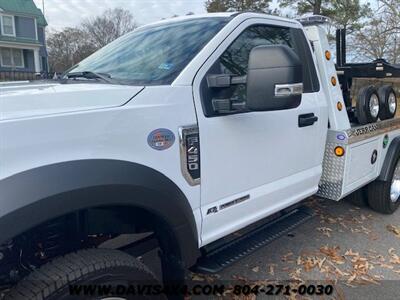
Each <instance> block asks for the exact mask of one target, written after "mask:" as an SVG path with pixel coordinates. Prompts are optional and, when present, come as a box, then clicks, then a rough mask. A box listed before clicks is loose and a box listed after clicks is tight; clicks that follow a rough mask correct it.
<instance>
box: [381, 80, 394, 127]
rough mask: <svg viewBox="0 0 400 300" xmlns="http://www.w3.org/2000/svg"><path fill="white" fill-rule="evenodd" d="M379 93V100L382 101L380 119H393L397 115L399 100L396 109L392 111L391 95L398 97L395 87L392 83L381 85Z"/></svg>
mask: <svg viewBox="0 0 400 300" xmlns="http://www.w3.org/2000/svg"><path fill="white" fill-rule="evenodd" d="M378 95H379V102H380V105H379V119H381V120H387V119H392V118H393V117H394V116H395V115H396V110H397V101H396V107H395V109H394V111H390V109H389V99H390V96H391V95H393V96H394V98H395V99H397V98H396V93H395V91H394V89H393V88H392V86H390V85H384V86H381V87H380V88H379V89H378Z"/></svg>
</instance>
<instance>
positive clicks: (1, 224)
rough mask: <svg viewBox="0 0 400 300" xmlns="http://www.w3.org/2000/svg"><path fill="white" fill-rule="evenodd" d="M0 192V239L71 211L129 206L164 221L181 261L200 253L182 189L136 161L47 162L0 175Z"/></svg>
mask: <svg viewBox="0 0 400 300" xmlns="http://www.w3.org/2000/svg"><path fill="white" fill-rule="evenodd" d="M0 191H1V193H0V203H1V210H0V244H2V243H4V242H5V241H7V240H9V239H11V238H13V237H15V236H18V235H19V234H21V233H23V232H26V231H27V230H29V229H30V228H33V227H35V226H37V225H40V224H41V223H43V222H46V221H49V220H51V219H53V218H56V217H59V216H62V215H64V214H68V213H71V212H74V211H77V210H81V209H86V208H91V207H99V206H106V205H129V206H135V207H140V208H144V209H147V210H148V211H150V212H152V213H154V214H156V215H157V216H158V217H161V219H163V221H165V223H166V224H168V226H169V227H170V228H168V229H169V230H171V231H172V233H173V235H174V237H176V242H177V246H178V247H179V249H178V250H179V253H177V254H178V255H179V256H180V258H181V259H182V260H183V263H184V264H185V266H187V267H190V266H191V265H193V264H194V263H195V261H196V259H197V258H198V256H199V253H200V250H199V248H198V235H197V229H196V222H195V219H194V215H193V211H192V208H191V206H190V204H189V202H188V200H187V198H186V197H185V195H184V194H183V192H182V191H181V190H180V189H179V187H178V186H177V185H176V184H175V183H174V182H172V181H171V180H170V179H168V178H167V177H166V176H165V175H163V174H161V173H160V172H158V171H156V170H154V169H152V168H149V167H146V166H143V165H140V164H137V163H132V162H127V161H120V160H106V159H90V160H76V161H69V162H62V163H57V164H52V165H47V166H43V167H39V168H35V169H31V170H28V171H24V172H21V173H18V174H15V175H12V176H10V177H7V178H5V179H3V180H1V181H0ZM171 242H172V241H171Z"/></svg>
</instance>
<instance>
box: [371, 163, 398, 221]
mask: <svg viewBox="0 0 400 300" xmlns="http://www.w3.org/2000/svg"><path fill="white" fill-rule="evenodd" d="M391 168H392V170H391V173H390V174H391V176H390V179H389V180H388V181H374V182H372V183H371V184H370V185H369V187H368V203H369V206H370V207H371V208H372V209H373V210H375V211H377V212H380V213H383V214H392V213H394V212H395V211H396V210H397V208H398V207H399V204H400V201H399V197H400V159H397V161H396V163H395V165H393V166H392V167H391Z"/></svg>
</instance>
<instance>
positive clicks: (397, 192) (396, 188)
mask: <svg viewBox="0 0 400 300" xmlns="http://www.w3.org/2000/svg"><path fill="white" fill-rule="evenodd" d="M399 196H400V160H399V161H398V162H397V164H396V168H395V169H394V172H393V178H392V184H391V185H390V200H391V201H392V202H397V200H398V199H399Z"/></svg>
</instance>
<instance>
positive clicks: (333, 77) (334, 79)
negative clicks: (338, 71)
mask: <svg viewBox="0 0 400 300" xmlns="http://www.w3.org/2000/svg"><path fill="white" fill-rule="evenodd" d="M331 83H332V85H333V86H335V85H336V77H335V76H332V77H331Z"/></svg>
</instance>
